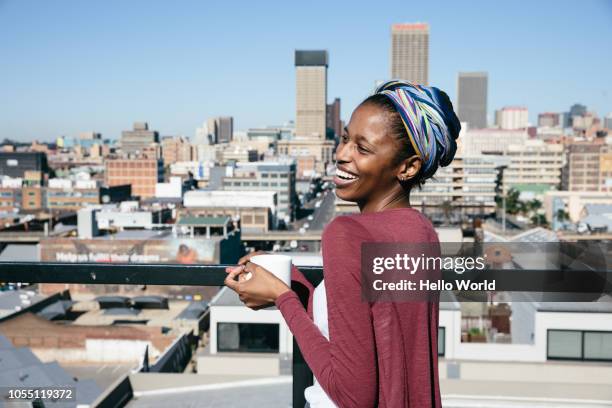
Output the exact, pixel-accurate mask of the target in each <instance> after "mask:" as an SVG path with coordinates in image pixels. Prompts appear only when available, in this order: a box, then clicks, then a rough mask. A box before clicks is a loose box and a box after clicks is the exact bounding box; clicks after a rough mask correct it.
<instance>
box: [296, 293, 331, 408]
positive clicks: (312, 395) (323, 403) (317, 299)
mask: <svg viewBox="0 0 612 408" xmlns="http://www.w3.org/2000/svg"><path fill="white" fill-rule="evenodd" d="M312 317H313V320H314V324H315V325H316V326H317V327H318V328H319V330H320V331H321V334H323V336H325V338H326V339H327V340H329V328H328V326H327V297H326V294H325V282H323V281H321V283H319V285H318V286H317V287H316V288H315V290H314V294H313V298H312ZM304 397H305V398H306V401H308V403H309V404H310V407H311V408H336V405H335V404H334V403H333V401H332V400H331V399H330V398H329V397H328V396H327V394H326V393H325V391H323V388H321V385H319V383H318V381H317V379H316V378H315V380H314V385H312V386H310V387H308V388H306V389H305V390H304Z"/></svg>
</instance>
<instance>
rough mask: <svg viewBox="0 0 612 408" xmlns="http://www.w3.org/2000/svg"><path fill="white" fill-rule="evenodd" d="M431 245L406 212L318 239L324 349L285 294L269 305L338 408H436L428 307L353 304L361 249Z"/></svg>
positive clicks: (343, 222)
mask: <svg viewBox="0 0 612 408" xmlns="http://www.w3.org/2000/svg"><path fill="white" fill-rule="evenodd" d="M362 242H406V243H409V242H413V243H425V242H431V243H436V244H437V243H438V237H437V234H436V232H435V230H434V229H433V227H432V225H431V223H430V222H429V220H428V219H427V218H426V217H424V216H423V215H422V214H421V213H419V212H418V211H416V210H414V209H410V208H397V209H390V210H384V211H381V212H373V213H364V214H354V215H345V216H339V217H336V218H335V219H334V220H333V221H332V222H331V223H330V224H328V225H327V227H326V228H325V230H324V231H323V237H322V252H323V275H324V279H325V290H326V294H327V308H328V326H329V337H330V338H329V341H328V340H327V339H326V338H325V337H324V336H323V334H321V332H320V330H319V328H318V327H317V326H316V325H315V324H314V322H313V319H312V294H313V292H314V288H313V287H312V285H311V284H310V283H309V282H308V281H307V280H306V279H305V277H304V276H303V275H302V274H301V272H299V270H298V269H297V268H295V267H294V268H293V272H292V280H295V281H298V282H299V283H300V284H301V285H303V286H304V287H306V288H307V289H308V290H309V291H310V296H309V301H308V310H305V309H304V307H303V306H302V304H301V302H300V300H299V298H298V296H297V294H296V293H295V292H294V291H288V292H286V293H284V294H283V295H281V296H279V297H278V299H277V300H276V305H277V307H278V309H279V310H280V311H281V313H282V315H283V317H284V318H285V320H286V322H287V324H288V326H289V329H290V330H291V332H292V333H293V335H294V337H295V339H296V341H297V343H298V345H299V346H300V350H301V351H302V354H303V355H304V358H305V359H306V362H307V363H308V366H309V367H310V369H311V370H312V372H313V374H314V376H315V377H316V379H317V381H318V382H319V384H320V385H321V387H322V388H323V390H324V391H325V392H326V393H327V395H328V396H329V397H330V398H331V399H332V400H333V401H334V402H335V403H336V405H338V406H339V407H359V408H366V407H381V408H383V407H385V408H397V407H411V408H415V407H418V408H426V407H440V406H441V402H440V390H439V382H438V359H437V336H438V304H437V303H435V302H366V301H363V300H362V299H361V271H360V268H361V256H360V252H361V243H362Z"/></svg>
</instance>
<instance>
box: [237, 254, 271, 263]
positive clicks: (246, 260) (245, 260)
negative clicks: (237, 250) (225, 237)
mask: <svg viewBox="0 0 612 408" xmlns="http://www.w3.org/2000/svg"><path fill="white" fill-rule="evenodd" d="M266 253H267V252H266V251H255V252H251V253H249V254H246V255H245V256H243V257H242V258H240V260H239V261H238V265H244V264H245V263H247V262H248V261H249V259H251V257H253V256H256V255H263V254H266Z"/></svg>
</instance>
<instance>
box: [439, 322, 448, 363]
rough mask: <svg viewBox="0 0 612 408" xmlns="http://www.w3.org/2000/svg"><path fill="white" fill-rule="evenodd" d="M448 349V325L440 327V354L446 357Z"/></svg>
mask: <svg viewBox="0 0 612 408" xmlns="http://www.w3.org/2000/svg"><path fill="white" fill-rule="evenodd" d="M445 351H446V327H438V355H439V356H440V357H444V352H445Z"/></svg>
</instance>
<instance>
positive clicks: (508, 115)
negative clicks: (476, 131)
mask: <svg viewBox="0 0 612 408" xmlns="http://www.w3.org/2000/svg"><path fill="white" fill-rule="evenodd" d="M495 116H496V121H495V122H496V125H497V126H499V128H500V129H506V130H514V129H525V128H526V127H527V126H529V111H528V110H527V108H525V107H523V106H505V107H503V108H501V109H500V110H498V111H497V112H496V114H495Z"/></svg>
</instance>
